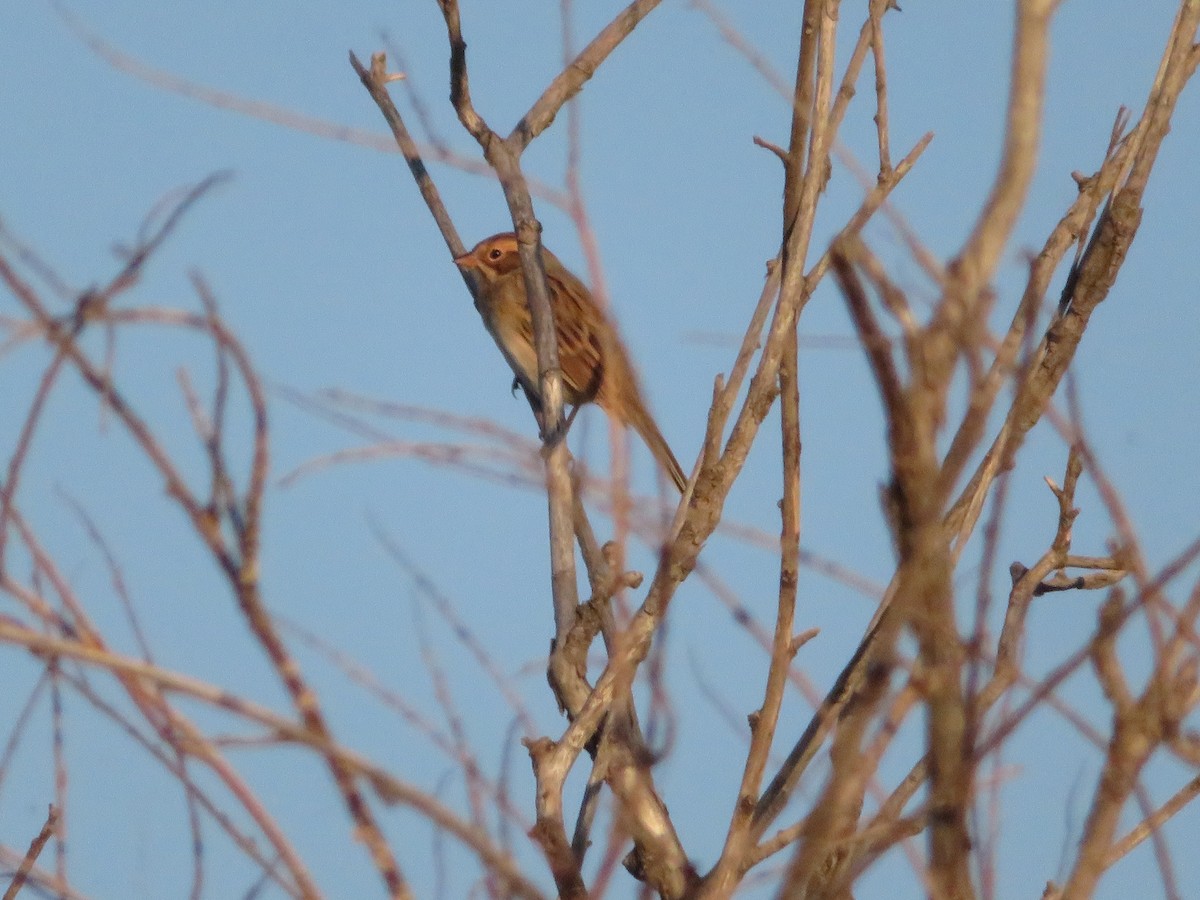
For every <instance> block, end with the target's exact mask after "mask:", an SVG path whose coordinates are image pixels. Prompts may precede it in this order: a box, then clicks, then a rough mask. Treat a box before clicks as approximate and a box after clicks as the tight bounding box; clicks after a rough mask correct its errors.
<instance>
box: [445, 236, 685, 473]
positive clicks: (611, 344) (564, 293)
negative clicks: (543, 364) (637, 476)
mask: <svg viewBox="0 0 1200 900" xmlns="http://www.w3.org/2000/svg"><path fill="white" fill-rule="evenodd" d="M454 261H455V262H456V263H457V264H458V265H459V267H460V268H463V269H466V270H468V271H471V272H474V273H475V275H476V276H477V279H478V280H477V290H478V296H477V298H476V306H477V307H478V309H479V313H480V315H482V316H483V324H484V325H485V326H487V330H488V331H489V332H491V335H492V337H493V338H494V339H495V341H496V345H497V346H498V347H499V348H500V352H501V353H503V354H504V358H505V359H506V360H508V364H509V365H510V366H511V367H512V370H513V372H514V373H515V374H516V376H517V381H519V382H520V384H521V386H522V387H523V388H525V391H526V393H527V394H528V395H529V397H530V399H531V400H532V401H533V402H535V403H539V402H540V397H539V395H538V393H539V392H538V361H537V351H536V350H535V349H534V336H533V317H532V316H531V315H530V312H529V301H528V298H527V297H526V294H525V276H524V273H523V272H522V271H521V260H520V257H519V256H518V254H517V236H516V235H515V234H513V233H512V232H511V231H510V232H505V233H503V234H495V235H492V236H491V237H490V238H486V239H484V240H482V241H480V242H479V243H478V244H476V245H475V247H474V249H472V250H471V252H469V253H465V254H463V255H462V256H459V257H456V258H455V260H454ZM542 261H543V263H544V264H545V268H546V284H547V287H549V289H550V306H551V308H552V309H553V310H554V325H555V329H556V330H557V332H558V364H559V368H560V369H561V370H562V381H563V391H564V395H565V396H564V399H565V400H566V402H567V403H569V404H571V406H573V407H575V408H578V407H579V406H581V405H582V404H584V403H595V404H596V405H597V406H599V407H600V408H601V409H602V410H604V411H605V412H606V413H608V415H609V416H611V417H612V418H613V419H615V420H616V421H618V422H620V423H622V424H623V425H627V426H629V427H631V428H633V430H634V431H636V432H637V433H638V434H639V435H641V437H642V440H644V441H645V442H646V446H647V447H649V448H650V452H651V453H653V454H654V458H655V459H656V460H658V463H659V465H661V466H662V467H663V469H665V470H666V472H667V474H668V475H670V476H671V480H672V481H673V482H674V483H675V486H676V487H677V488H679V491H680V493H682V492H683V489H684V487H685V486H686V485H687V479H686V478H685V477H684V474H683V469H682V468H680V466H679V461H678V460H677V459H675V454H674V453H672V452H671V448H670V447H669V446H667V442H666V440H665V439H664V438H663V436H662V432H661V431H659V430H658V425H657V424H655V422H654V418H653V417H652V416H651V415H650V413H649V411H648V410H647V409H646V404H645V402H644V401H643V400H642V393H641V390H640V389H639V387H638V381H637V375H636V374H635V373H634V371H633V365H632V364H631V363H630V362H629V355H628V354H627V353H626V352H625V348H624V346H622V344H621V339H620V337H619V336H618V335H617V330H616V327H615V326H614V325H613V324H612V323H611V322H610V321H609V320H608V318H607V317H606V316H605V315H604V313H603V312H602V311H601V310H600V307H598V306H597V305H596V301H595V300H593V299H592V294H591V291H589V290H588V289H587V288H586V287H584V284H583V282H582V281H580V280H579V279H578V278H576V277H575V276H574V275H572V274H571V273H570V272H569V271H568V270H567V268H566V266H564V265H563V264H562V263H560V262H559V261H558V257H556V256H555V255H554V254H553V253H551V252H550V251H549V250H547V249H546V248H545V247H543V248H542Z"/></svg>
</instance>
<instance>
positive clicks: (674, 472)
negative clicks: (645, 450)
mask: <svg viewBox="0 0 1200 900" xmlns="http://www.w3.org/2000/svg"><path fill="white" fill-rule="evenodd" d="M629 406H630V407H631V408H629V409H627V410H626V412H627V413H628V422H629V424H630V425H631V426H632V427H633V430H634V431H636V432H637V433H638V434H639V435H641V438H642V440H643V441H645V442H646V446H647V447H649V448H650V452H651V453H653V454H654V458H655V459H656V460H658V464H659V465H660V466H662V467H663V470H664V471H666V473H667V474H668V475H670V476H671V481H673V482H674V483H675V487H677V488H679V493H681V494H682V493H683V491H684V488H686V487H687V476H685V475H684V474H683V468H682V467H681V466H680V465H679V460H677V459H676V458H675V454H674V453H672V452H671V447H670V446H669V445H668V444H667V439H666V438H664V437H663V436H662V432H661V431H659V430H658V426H657V425H656V424H654V419H653V418H651V416H650V413H649V412H648V411H647V410H646V408H645V407H644V406H642V404H641V403H633V404H629Z"/></svg>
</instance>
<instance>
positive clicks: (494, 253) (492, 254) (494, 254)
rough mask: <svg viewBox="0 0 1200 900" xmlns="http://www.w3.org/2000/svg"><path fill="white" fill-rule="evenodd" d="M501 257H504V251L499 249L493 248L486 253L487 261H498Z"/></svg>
mask: <svg viewBox="0 0 1200 900" xmlns="http://www.w3.org/2000/svg"><path fill="white" fill-rule="evenodd" d="M503 255H504V251H503V250H501V249H500V248H499V247H493V248H492V249H491V250H489V251H488V259H493V260H495V259H499V258H500V257H502V256H503Z"/></svg>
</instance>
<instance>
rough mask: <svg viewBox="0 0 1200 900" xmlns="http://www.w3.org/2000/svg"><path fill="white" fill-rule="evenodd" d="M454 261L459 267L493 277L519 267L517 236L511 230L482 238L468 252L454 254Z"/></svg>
mask: <svg viewBox="0 0 1200 900" xmlns="http://www.w3.org/2000/svg"><path fill="white" fill-rule="evenodd" d="M454 262H455V263H457V264H458V266H459V267H460V268H463V269H471V270H475V271H479V272H483V273H486V274H488V275H490V276H491V277H493V278H496V277H499V276H500V275H504V274H506V273H508V272H512V271H514V270H515V269H519V268H520V267H521V258H520V256H519V255H518V253H517V236H516V235H515V234H513V233H512V232H511V231H506V232H503V233H501V234H494V235H492V236H491V237H489V238H484V239H483V240H482V241H480V242H479V243H478V244H476V245H475V246H474V247H473V248H471V250H470V251H469V252H468V253H464V254H463V255H462V256H456V257H455V258H454Z"/></svg>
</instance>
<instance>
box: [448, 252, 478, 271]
mask: <svg viewBox="0 0 1200 900" xmlns="http://www.w3.org/2000/svg"><path fill="white" fill-rule="evenodd" d="M454 263H455V265H457V266H458V267H459V268H460V269H478V268H479V260H478V259H476V258H475V256H474V255H473V254H470V253H464V254H463V255H462V256H456V257H454Z"/></svg>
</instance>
